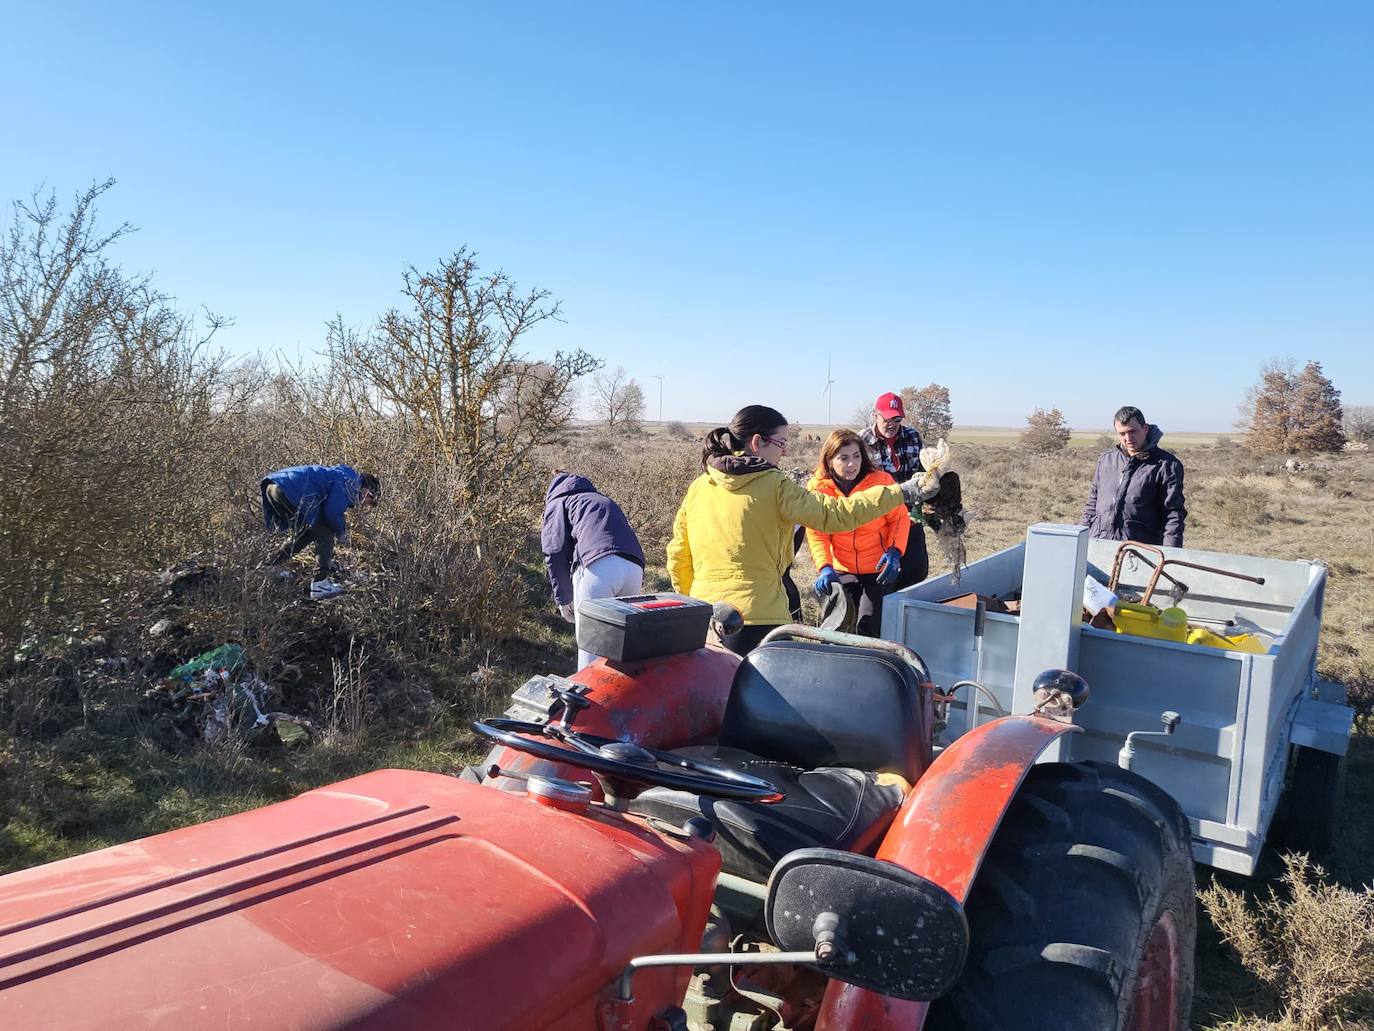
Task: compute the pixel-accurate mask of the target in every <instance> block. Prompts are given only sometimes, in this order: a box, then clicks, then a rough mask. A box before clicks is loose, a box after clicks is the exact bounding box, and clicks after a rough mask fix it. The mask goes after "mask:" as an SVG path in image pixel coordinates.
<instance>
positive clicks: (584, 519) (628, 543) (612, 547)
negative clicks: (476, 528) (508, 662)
mask: <svg viewBox="0 0 1374 1031" xmlns="http://www.w3.org/2000/svg"><path fill="white" fill-rule="evenodd" d="M540 540H541V543H542V546H543V551H544V564H545V565H546V566H547V567H548V570H549V585H550V586H551V587H552V588H553V601H554V604H555V605H557V606H558V611H559V614H560V615H562V617H563V618H564V619H566V620H567V621H568V622H569V623H573V624H576V622H577V620H578V619H579V618H580V616H579V614H578V611H577V609H578V606H579V604H580V603H581V602H584V601H586V600H588V599H589V598H623V597H625V596H627V595H631V594H638V593H639V592H640V591H641V590H643V588H644V549H643V548H641V547H640V546H639V538H638V537H636V536H635V532H634V530H632V529H631V528H630V522H629V520H627V519H626V518H625V513H624V512H622V511H621V510H620V506H619V505H617V504H616V503H615V502H614V501H612V500H611V499H610V498H608V497H606V495H605V494H602V493H601V492H600V491H598V490H597V489H596V488H595V487H594V486H592V481H591V480H589V479H587V478H586V477H585V476H578V475H576V474H575V473H569V472H564V471H563V470H562V469H555V470H554V474H553V482H552V483H550V484H549V491H548V494H546V495H545V498H544V525H543V528H542V530H541V532H540ZM596 658H597V657H596V656H595V655H593V654H592V653H591V652H586V651H582V650H581V649H579V650H578V652H577V668H578V669H581V668H582V667H583V666H586V665H588V664H590V663H592V662H594V661H595V660H596Z"/></svg>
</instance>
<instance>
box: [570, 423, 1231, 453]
mask: <svg viewBox="0 0 1374 1031" xmlns="http://www.w3.org/2000/svg"><path fill="white" fill-rule="evenodd" d="M582 425H587V426H591V425H594V424H592V423H584V424H582ZM668 426H684V427H686V429H687V432H688V433H690V434H691V435H692V436H693V437H702V436H705V435H706V433H707V432H709V431H710V430H713V429H715V426H714V425H712V424H711V423H705V422H687V423H675V422H673V421H672V420H669V421H667V422H664V423H657V422H646V423H644V424H643V429H644V432H646V433H650V434H654V435H656V436H657V435H659V434H662V433H664V432H665V429H666V427H668ZM842 426H843V424H835V425H833V426H825V425H821V424H818V423H794V424H793V429H794V431H795V432H797V433H800V434H808V433H809V434H815V435H816V436H819V437H824V436H825V435H826V434H828V433H829V432H830V431H831V430H832V429H840V428H842ZM1021 430H1022V428H1021V427H1017V426H956V427H955V428H954V433H953V434H952V435H951V436H952V439H951V441H950V443H952V444H1015V443H1016V441H1017V440H1018V439H1019V438H1020V436H1021ZM1110 434H1111V429H1110V428H1109V427H1103V428H1102V429H1091V428H1089V429H1076V430H1074V431H1073V435H1072V436H1071V437H1069V446H1070V447H1097V446H1098V444H1099V443H1101V438H1102V437H1103V436H1104V435H1110ZM1242 436H1243V434H1240V433H1232V432H1229V431H1216V432H1212V433H1205V432H1204V433H1169V432H1165V434H1164V441H1163V443H1164V446H1165V447H1175V448H1180V447H1205V446H1207V445H1209V444H1216V443H1218V442H1220V441H1227V442H1232V443H1239V442H1240V438H1241V437H1242Z"/></svg>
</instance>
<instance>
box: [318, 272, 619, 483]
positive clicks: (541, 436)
mask: <svg viewBox="0 0 1374 1031" xmlns="http://www.w3.org/2000/svg"><path fill="white" fill-rule="evenodd" d="M403 280H404V287H403V291H402V292H403V293H404V294H405V296H406V297H407V298H408V299H409V301H410V307H409V309H408V310H406V311H401V310H398V309H392V310H391V311H389V312H387V313H386V314H385V315H383V316H382V319H381V322H380V324H379V326H378V327H377V328H376V329H375V330H373V331H372V332H371V333H369V334H367V335H365V336H360V335H358V334H356V333H354V332H353V331H351V330H350V329H348V328H347V327H346V326H345V325H344V324H343V322H342V320H341V319H335V321H334V322H333V323H331V324H330V327H329V348H330V354H331V357H332V358H333V360H334V365H335V368H336V369H338V370H339V372H340V374H341V375H345V376H348V375H353V376H357V377H361V379H362V381H363V383H364V385H365V386H366V388H367V389H366V391H365V394H366V396H368V397H369V398H372V399H373V401H372V403H373V404H374V406H375V407H376V409H377V411H378V413H379V414H381V415H391V414H399V415H400V416H401V417H402V418H404V419H405V420H406V421H407V422H408V423H409V424H410V425H411V427H412V428H413V430H414V431H416V432H418V433H420V434H422V435H423V436H425V437H426V438H428V439H430V440H432V441H433V442H434V444H435V446H436V447H437V448H438V450H439V451H440V452H441V453H442V454H443V455H444V456H446V457H447V458H448V459H449V460H450V461H451V462H453V463H455V464H456V465H458V466H460V467H461V468H462V469H464V470H466V471H467V473H468V474H469V475H470V476H472V477H476V476H478V475H482V474H483V472H484V470H485V471H488V472H489V471H490V464H491V462H492V461H493V460H494V459H497V458H498V457H502V456H508V455H512V454H523V453H525V452H527V451H528V450H529V449H530V448H533V447H535V446H537V445H539V444H544V443H548V442H550V441H552V440H554V439H556V438H557V436H558V433H559V431H560V430H561V429H562V428H563V426H564V425H565V424H566V423H567V421H568V419H569V418H570V416H571V407H570V404H569V398H570V396H571V391H572V390H573V388H574V385H575V384H576V382H577V380H578V379H580V378H581V377H582V376H585V375H587V374H588V373H590V372H593V371H595V370H596V369H598V368H600V366H601V362H600V361H599V360H598V359H596V358H593V357H592V356H591V355H589V354H587V353H586V352H585V351H582V350H580V349H579V350H577V351H573V352H571V353H564V352H562V351H559V352H557V353H555V355H554V356H553V358H552V359H550V360H548V361H543V362H532V361H530V360H529V359H528V358H526V356H525V355H524V354H523V353H522V352H521V351H520V350H519V349H518V347H517V345H518V343H519V341H520V338H521V337H522V336H524V334H525V333H527V332H528V331H529V330H530V329H532V328H533V327H534V326H536V325H538V324H539V323H541V322H543V321H545V320H546V319H556V318H558V314H559V308H558V304H557V303H556V302H554V301H552V300H551V299H550V297H549V293H548V291H546V290H531V291H530V292H528V293H521V292H520V291H519V290H517V289H516V286H515V284H514V282H513V281H512V280H511V279H510V278H509V277H508V276H507V275H506V274H505V273H504V272H501V271H497V272H494V273H489V274H487V273H482V272H481V271H480V269H479V268H478V266H477V261H476V255H475V254H471V253H469V252H468V250H467V248H462V249H460V250H459V251H458V252H457V253H456V254H454V255H453V257H451V258H449V259H448V260H446V261H443V262H441V263H440V265H439V267H438V268H436V269H434V270H433V271H432V272H420V271H419V270H418V269H416V268H415V267H414V266H411V267H410V268H408V269H407V270H406V271H405V273H404V275H403ZM511 405H514V406H516V407H518V410H519V415H520V417H519V418H518V419H511V418H502V415H503V414H506V415H509V407H510V406H511ZM503 410H504V411H503Z"/></svg>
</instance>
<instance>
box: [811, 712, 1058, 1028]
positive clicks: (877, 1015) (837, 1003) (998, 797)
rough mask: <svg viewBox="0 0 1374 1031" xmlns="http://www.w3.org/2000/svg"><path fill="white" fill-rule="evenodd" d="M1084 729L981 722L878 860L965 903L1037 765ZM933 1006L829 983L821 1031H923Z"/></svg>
mask: <svg viewBox="0 0 1374 1031" xmlns="http://www.w3.org/2000/svg"><path fill="white" fill-rule="evenodd" d="M1081 730H1082V728H1081V727H1075V726H1073V725H1072V724H1069V723H1060V722H1058V721H1057V720H1051V719H1045V718H1043V717H1040V716H1008V717H1005V718H1003V719H1000V720H994V721H992V722H991V723H984V724H983V725H982V726H980V727H977V728H976V729H974V730H973V731H972V732H970V733H968V734H965V735H963V736H962V737H960V738H959V739H958V740H957V741H955V742H954V744H952V745H950V746H949V747H948V748H946V749H945V750H944V752H942V753H941V754H940V756H939V758H937V759H936V760H935V762H934V763H933V764H932V765H931V767H930V769H929V770H927V771H926V773H925V775H924V776H923V777H921V779H920V781H918V782H917V784H916V786H915V787H914V788H913V789H912V790H911V792H910V794H908V795H907V797H906V801H905V802H903V803H902V808H901V810H900V811H899V812H898V813H897V817H896V819H894V820H893V821H892V826H891V827H890V828H889V829H888V832H887V835H886V837H884V838H883V842H882V844H881V845H879V846H878V853H877V858H879V859H882V860H886V861H887V862H889V863H895V864H897V865H898V866H903V867H906V869H908V870H911V871H912V872H913V873H918V874H920V875H921V876H922V877H924V878H926V879H927V880H930V881H934V882H935V883H936V884H938V885H940V886H941V887H942V888H944V889H945V890H946V891H948V892H949V893H950V894H951V895H952V896H954V898H955V900H956V901H958V902H959V904H960V905H962V904H963V903H964V902H965V901H966V900H967V899H968V893H969V889H970V887H971V886H972V885H973V881H974V878H976V877H977V876H978V868H979V867H980V866H981V865H982V862H983V856H984V855H985V854H986V853H987V850H988V846H989V845H990V844H991V843H992V838H993V835H995V834H996V833H997V828H998V826H999V825H1000V824H1001V822H1002V816H1003V815H1004V814H1005V813H1006V811H1007V807H1008V806H1009V805H1010V804H1011V800H1012V798H1013V797H1014V796H1015V794H1016V790H1017V788H1019V787H1020V786H1021V781H1022V780H1024V779H1025V776H1026V774H1027V773H1028V772H1029V771H1030V768H1031V767H1032V766H1033V765H1035V761H1036V760H1037V759H1038V758H1039V757H1040V756H1041V754H1042V753H1044V751H1045V749H1047V748H1048V747H1049V746H1050V745H1051V744H1053V743H1054V742H1055V741H1056V740H1058V739H1059V738H1060V737H1061V736H1063V735H1064V734H1069V733H1076V732H1081ZM928 1006H929V1004H928V1003H925V1002H907V1001H905V1000H900V999H891V998H887V997H886V996H882V995H879V994H877V993H876V992H871V991H869V990H868V989H865V988H858V987H856V986H854V985H850V984H845V983H844V982H842V981H831V982H830V985H829V987H827V989H826V992H825V999H824V1001H823V1003H822V1005H821V1009H820V1014H819V1016H818V1018H817V1021H816V1028H817V1031H860V1029H861V1028H862V1029H864V1031H919V1029H920V1028H921V1026H922V1025H923V1024H924V1023H925V1018H926V1011H927V1009H928Z"/></svg>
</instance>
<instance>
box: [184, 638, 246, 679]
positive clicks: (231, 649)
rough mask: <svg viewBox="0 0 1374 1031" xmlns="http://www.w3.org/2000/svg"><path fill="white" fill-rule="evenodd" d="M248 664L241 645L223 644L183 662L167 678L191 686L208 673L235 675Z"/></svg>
mask: <svg viewBox="0 0 1374 1031" xmlns="http://www.w3.org/2000/svg"><path fill="white" fill-rule="evenodd" d="M247 664H248V656H247V655H245V654H244V651H243V649H242V648H241V647H240V646H239V645H237V644H222V645H220V646H219V647H218V648H212V649H211V650H210V651H208V652H202V653H201V654H199V655H197V656H196V657H195V658H194V659H191V660H190V661H189V662H183V663H182V664H181V665H180V666H178V667H177V668H176V669H174V670H172V672H170V673H168V674H167V676H168V678H169V679H171V680H184V681H185V682H186V683H188V684H189V683H190V682H191V681H193V680H195V679H196V678H197V677H199V676H201V675H202V674H204V673H206V672H207V671H209V672H220V671H223V672H225V673H228V674H230V675H233V674H234V673H237V672H238V671H239V670H240V669H242V668H243V667H244V666H245V665H247Z"/></svg>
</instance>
